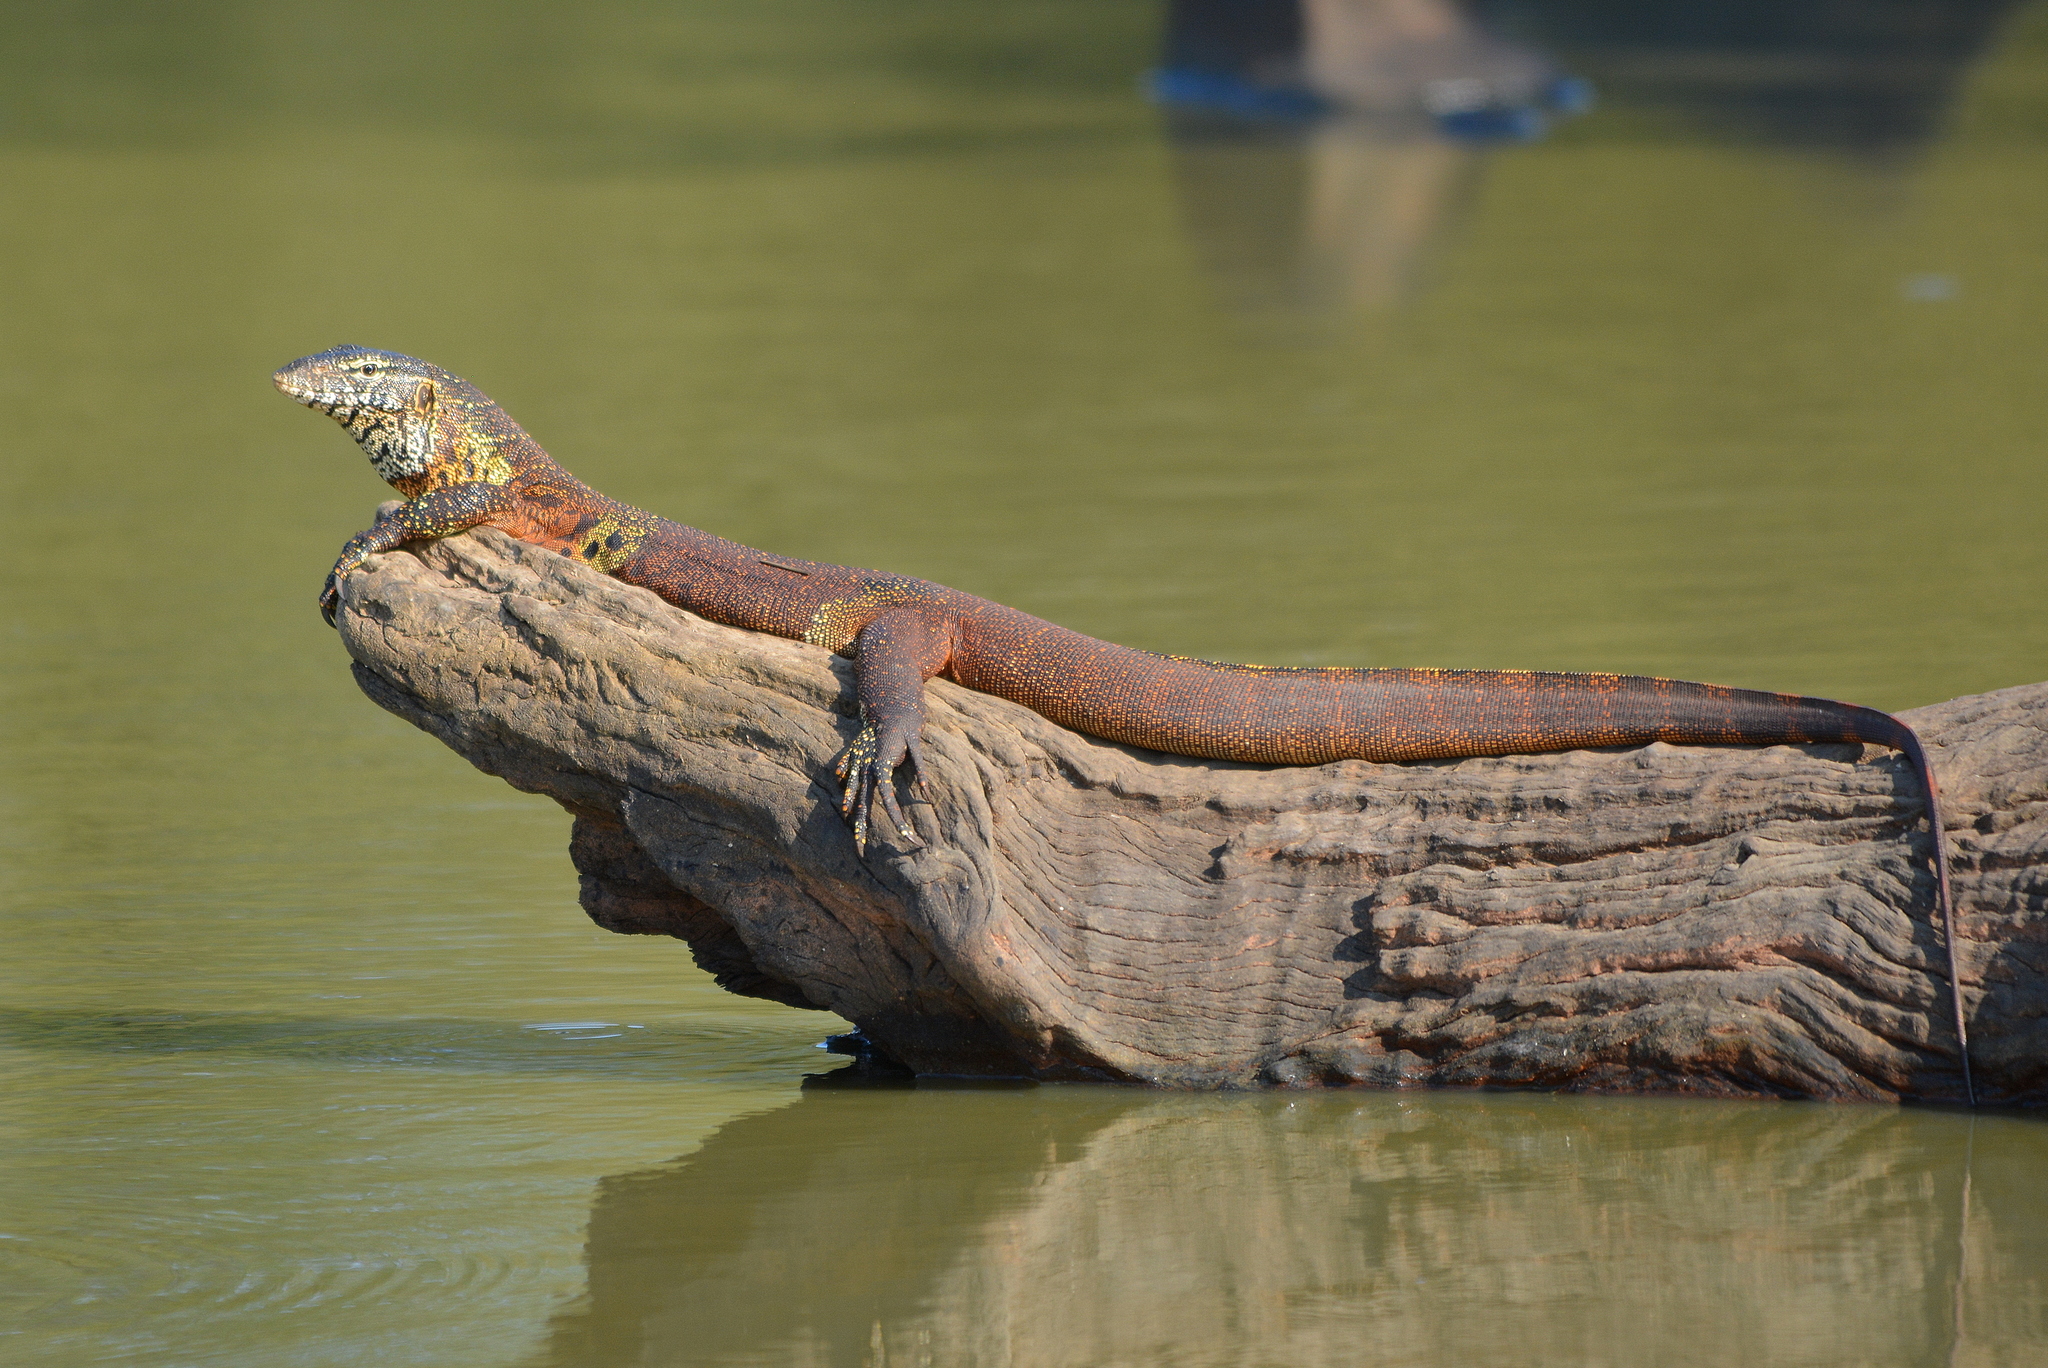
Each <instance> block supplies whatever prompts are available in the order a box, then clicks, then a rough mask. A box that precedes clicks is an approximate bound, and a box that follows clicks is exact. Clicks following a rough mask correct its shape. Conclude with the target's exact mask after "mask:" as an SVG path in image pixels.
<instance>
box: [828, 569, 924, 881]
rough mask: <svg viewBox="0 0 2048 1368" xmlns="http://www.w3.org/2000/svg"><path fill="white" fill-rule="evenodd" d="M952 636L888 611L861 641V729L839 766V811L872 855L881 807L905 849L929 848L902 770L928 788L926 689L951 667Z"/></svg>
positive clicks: (857, 668) (902, 611) (913, 610)
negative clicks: (906, 795)
mask: <svg viewBox="0 0 2048 1368" xmlns="http://www.w3.org/2000/svg"><path fill="white" fill-rule="evenodd" d="M950 638H951V633H950V632H949V631H948V630H946V625H945V624H944V623H943V622H939V621H934V620H933V616H932V615H929V614H927V613H926V612H924V611H921V610H920V609H919V608H917V607H915V606H910V605H904V606H898V607H894V608H889V609H885V610H884V611H882V612H881V613H878V614H876V615H875V617H874V618H873V619H871V620H870V621H869V622H868V624H867V625H866V626H864V627H862V628H861V629H860V631H859V633H858V634H857V635H856V636H855V637H854V641H853V660H854V672H855V674H856V676H857V681H858V682H857V685H856V689H857V692H858V694H859V697H860V719H861V729H860V733H859V735H857V736H855V737H854V738H853V744H852V745H850V746H848V747H847V748H846V751H845V753H844V754H842V755H841V756H840V757H839V762H838V764H837V765H836V766H835V769H836V770H837V772H838V775H839V780H840V784H841V789H840V801H839V811H840V815H841V816H843V817H845V818H846V819H847V820H848V821H849V822H851V823H852V824H853V844H854V847H855V849H857V850H858V851H860V852H861V853H862V854H863V855H864V854H866V853H867V845H868V832H869V829H870V827H869V824H870V821H871V818H872V816H873V810H874V806H875V804H876V803H880V804H881V808H882V813H883V815H884V816H885V817H887V818H888V820H889V823H890V825H891V826H893V827H894V828H895V834H896V836H897V837H898V838H900V839H901V841H902V842H903V844H904V846H905V847H906V848H909V849H915V848H917V847H918V846H921V845H923V844H924V841H923V840H921V839H920V838H919V837H918V834H917V831H916V829H915V828H913V827H912V826H911V825H910V822H909V820H908V819H907V818H906V817H905V816H904V815H903V804H902V803H901V802H899V801H898V800H897V797H896V770H897V768H898V767H899V766H901V765H902V764H903V763H904V762H905V761H906V760H907V761H909V762H910V767H911V773H912V775H913V776H914V777H915V779H916V781H917V785H918V788H919V789H920V791H922V790H923V789H924V788H925V765H924V740H923V732H924V686H925V681H926V680H928V679H930V678H931V677H932V676H933V675H935V674H937V673H938V672H939V670H940V669H941V668H943V667H944V665H945V663H946V660H947V657H948V655H949V654H950V652H951V640H950Z"/></svg>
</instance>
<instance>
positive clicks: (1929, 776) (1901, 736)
mask: <svg viewBox="0 0 2048 1368" xmlns="http://www.w3.org/2000/svg"><path fill="white" fill-rule="evenodd" d="M1883 716H1884V717H1885V718H1886V720H1887V721H1889V722H1890V723H1892V725H1893V727H1895V728H1896V729H1897V730H1896V731H1895V732H1893V733H1892V734H1891V735H1888V736H1873V737H1869V738H1868V739H1869V740H1872V741H1876V742H1878V743H1879V744H1881V745H1886V746H1890V747H1891V748H1892V749H1894V750H1896V751H1898V752H1900V753H1901V754H1903V755H1904V756H1905V757H1906V759H1907V760H1908V761H1909V762H1911V764H1912V766H1913V769H1914V772H1915V773H1917V774H1918V775H1919V776H1920V787H1921V789H1922V791H1923V792H1925V793H1926V795H1927V827H1928V830H1930V831H1932V832H1933V833H1934V891H1935V901H1936V904H1937V906H1938V907H1939V908H1940V911H1941V939H1942V943H1943V945H1944V946H1945V947H1946V949H1947V951H1948V995H1949V1007H1950V1010H1951V1012H1952V1013H1953V1016H1954V1022H1955V1028H1956V1050H1957V1052H1958V1053H1959V1055H1960V1056H1961V1058H1962V1065H1963V1097H1964V1098H1965V1100H1967V1101H1968V1103H1969V1104H1970V1105H1971V1106H1972V1107H1974V1106H1976V1105H1977V1089H1976V1085H1975V1083H1974V1082H1973V1081H1972V1079H1971V1077H1970V1031H1969V1027H1968V1026H1967V1025H1965V1024H1964V1020H1963V972H1962V967H1961V965H1960V964H1959V963H1958V962H1957V958H1956V905H1955V898H1954V895H1953V894H1951V893H1950V891H1949V880H1948V835H1947V833H1946V832H1945V831H1944V830H1943V829H1942V822H1941V785H1940V784H1938V783H1936V782H1935V779H1934V766H1933V765H1931V764H1929V763H1928V760H1927V750H1926V748H1925V747H1923V746H1922V745H1921V744H1920V737H1919V735H1918V734H1917V733H1916V732H1915V731H1914V730H1913V729H1912V728H1911V727H1909V726H1907V725H1906V724H1905V723H1903V722H1901V721H1899V720H1898V719H1897V718H1896V717H1892V716H1890V714H1884V715H1883Z"/></svg>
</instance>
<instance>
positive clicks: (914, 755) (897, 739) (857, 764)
mask: <svg viewBox="0 0 2048 1368" xmlns="http://www.w3.org/2000/svg"><path fill="white" fill-rule="evenodd" d="M906 759H907V760H909V761H910V772H911V775H912V777H913V779H914V780H915V782H916V784H917V789H918V792H919V793H925V792H927V791H928V790H927V786H926V784H925V777H924V742H923V739H922V738H920V737H919V736H918V735H917V733H916V732H909V731H899V730H897V729H895V728H891V729H890V730H889V731H888V732H887V733H886V734H884V733H883V732H881V731H878V730H877V729H876V728H875V727H874V725H873V724H872V723H870V724H868V725H866V726H863V727H862V728H861V729H860V735H858V736H856V737H854V738H853V744H852V745H850V746H848V747H847V748H846V749H845V751H844V752H842V753H841V754H840V756H839V760H838V762H837V763H836V764H834V765H833V767H832V769H833V773H834V774H836V775H838V777H839V782H840V798H839V815H840V816H842V817H844V818H845V819H846V820H847V821H848V822H850V823H851V824H852V825H853V848H854V850H855V851H856V852H857V853H859V854H860V855H861V856H863V857H865V856H866V855H867V853H868V820H869V815H870V812H871V811H872V809H873V807H874V804H875V802H876V801H877V800H878V799H879V800H880V802H881V804H882V811H883V813H884V814H885V815H886V816H887V817H888V819H889V821H890V822H891V823H892V824H893V825H894V826H895V828H896V834H897V835H898V836H900V837H902V838H903V840H904V842H905V844H907V845H909V846H911V847H913V848H914V847H917V846H921V845H923V844H924V841H923V839H922V838H921V837H919V836H918V834H917V832H916V831H915V830H913V829H912V828H911V825H910V822H909V821H908V820H907V819H906V818H905V817H904V815H903V806H902V804H900V803H899V802H897V801H896V783H895V777H896V768H897V766H899V765H901V764H902V763H903V762H904V761H905V760H906Z"/></svg>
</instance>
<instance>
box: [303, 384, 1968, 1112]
mask: <svg viewBox="0 0 2048 1368" xmlns="http://www.w3.org/2000/svg"><path fill="white" fill-rule="evenodd" d="M276 382H277V387H278V388H279V389H280V390H282V391H284V392H285V393H286V394H288V395H290V396H291V397H292V398H294V399H296V400H298V401H299V402H300V403H302V404H306V405H308V406H309V407H312V408H316V409H319V410H321V411H322V412H325V413H327V414H329V415H330V416H332V417H333V418H334V419H335V420H336V421H337V422H339V423H341V424H342V426H343V427H345V428H347V429H348V430H349V433H350V435H352V436H353V437H355V439H356V440H357V442H359V443H360V444H361V445H362V446H363V448H364V450H365V451H366V452H368V453H369V456H370V461H371V464H372V465H373V466H375V467H376V469H377V473H378V474H379V475H382V476H383V477H384V479H385V480H386V481H387V482H389V483H390V484H391V486H392V487H393V488H395V489H396V490H398V492H399V493H400V494H403V495H404V496H405V500H406V502H405V504H404V506H403V507H401V508H400V509H398V510H397V512H396V513H395V514H393V515H392V516H391V517H388V518H386V519H384V520H382V521H380V522H378V523H377V525H376V526H374V527H371V528H369V529H367V530H365V531H363V532H359V533H357V534H356V535H355V536H354V537H351V538H350V539H349V541H348V544H347V545H346V546H344V547H343V548H342V553H341V558H340V559H339V560H338V561H336V562H335V565H334V572H333V573H332V574H330V575H329V576H328V577H327V583H326V586H325V587H324V588H323V589H322V591H321V594H320V611H321V614H322V615H323V616H324V617H325V618H326V619H327V621H328V623H329V625H332V624H333V621H334V610H335V607H336V604H337V601H338V600H337V586H338V585H339V582H340V580H341V577H342V576H344V575H346V574H348V573H349V571H351V570H353V569H355V568H356V567H357V566H359V565H361V564H362V563H363V561H364V559H365V558H367V557H368V556H371V555H373V554H375V553H377V552H380V551H389V550H391V549H393V548H394V547H397V546H399V545H401V544H402V543H404V542H407V541H416V540H421V539H425V538H432V537H445V536H449V535H452V534H453V533H456V532H460V531H462V530H463V529H465V528H469V527H477V526H488V527H496V528H499V529H501V530H502V531H505V532H508V533H510V534H511V535H512V536H514V537H517V538H519V539H520V540H522V541H528V542H532V543H534V544H536V545H538V546H545V547H547V548H549V549H550V550H553V551H559V552H561V553H562V554H563V555H566V556H571V557H574V558H575V559H577V560H581V561H584V562H586V563H588V564H590V565H593V566H595V567H597V568H598V569H600V570H602V571H604V572H606V573H607V574H610V575H614V576H617V577H618V578H619V579H622V580H624V581H626V582H627V583H628V584H638V585H644V586H646V587H647V588H649V589H652V590H653V591H654V592H655V593H657V594H659V595H661V597H663V598H664V599H667V600H668V601H669V602H670V603H673V604H675V605H677V606H678V607H682V608H687V609H689V610H690V611H691V612H693V613H697V614H699V615H701V616H703V617H707V618H710V619H711V620H712V621H714V622H722V623H726V624H728V625H730V626H734V627H747V628H752V629H753V630H755V631H759V632H769V633H772V634H774V635H776V636H780V637H789V638H791V639H793V640H798V641H808V642H812V643H813V644H815V645H819V646H824V647H827V648H828V649H830V650H833V651H836V652H838V653H840V654H841V655H845V656H849V657H851V658H852V659H853V660H854V662H855V667H856V673H857V677H858V686H857V687H858V693H859V699H860V711H861V721H862V726H861V729H860V732H859V734H858V735H857V736H856V738H855V739H854V741H853V744H852V745H851V746H849V747H848V748H847V750H846V752H845V753H844V754H843V755H842V756H841V757H840V759H839V762H838V766H837V768H838V774H839V778H840V780H841V783H842V790H841V793H842V796H841V802H840V811H841V812H842V814H844V815H845V816H846V817H847V819H848V820H849V821H850V822H851V823H852V825H853V838H854V843H855V845H856V847H857V848H859V849H860V850H861V851H862V852H863V853H865V851H866V847H867V841H868V834H869V821H870V815H871V811H872V808H873V806H874V805H875V804H877V803H879V805H880V806H881V808H882V810H883V812H884V813H885V814H886V816H887V818H888V821H889V823H890V825H891V826H893V827H894V829H895V831H896V834H897V835H898V836H899V837H900V838H901V839H902V841H903V842H904V844H905V845H906V846H916V845H920V844H922V842H921V841H920V840H919V838H918V836H917V833H916V832H915V831H913V830H912V829H911V826H910V823H909V822H908V821H907V820H906V819H905V818H904V815H903V810H902V807H901V805H900V804H899V802H898V800H897V797H896V791H895V786H894V783H893V781H892V776H893V775H894V774H895V772H896V770H897V768H898V767H899V766H901V765H902V764H903V763H905V762H906V761H908V762H909V764H910V766H911V770H912V774H913V776H914V777H915V778H916V780H917V782H918V784H919V786H920V788H921V787H922V785H923V782H924V753H923V743H922V740H921V732H922V729H923V726H924V685H925V681H926V680H928V679H931V678H933V677H934V676H942V677H944V678H947V679H951V680H953V681H955V682H957V683H960V684H964V685H966V686H967V687H968V688H970V689H979V690H981V691H982V692H984V693H991V694H995V695H997V696H998V697H1001V698H1008V699H1011V700H1013V701H1015V702H1018V703H1022V704H1024V705H1025V706H1026V707H1028V708H1032V709H1034V710H1036V711H1037V712H1040V713H1042V714H1044V715H1045V716H1046V717H1048V718H1051V719H1052V720H1053V721H1055V722H1057V723H1059V724H1060V725H1062V726H1066V727H1071V728H1073V729H1074V730H1076V731H1083V732H1088V733H1090V734H1092V735H1095V736H1101V737H1106V738H1108V739H1109V740H1112V741H1121V742H1125V743H1127V744H1129V745H1134V746H1144V747H1148V748H1150V749H1153V750H1162V751H1172V752H1175V753H1176V754H1180V755H1192V756H1199V757H1203V758H1207V759H1216V760H1249V761H1255V762H1258V763H1262V764H1281V765H1320V764H1325V763H1327V762H1329V761H1333V760H1346V759H1357V760H1372V761H1378V762H1381V763H1388V762H1398V761H1403V760H1439V759H1449V758H1454V757H1459V756H1472V755H1518V754H1526V753H1532V752H1540V751H1562V750H1577V749H1581V748H1585V747H1593V746H1632V745H1642V744H1646V743H1648V742H1651V741H1665V742H1669V743H1671V744H1674V745H1774V744H1779V743H1794V744H1798V743H1804V742H1820V741H1830V742H1839V741H1867V742H1874V743H1876V744H1878V745H1883V746H1889V747H1892V748H1893V749H1895V750H1898V751H1901V752H1903V753H1904V754H1905V755H1906V757H1907V758H1908V759H1909V760H1910V761H1911V762H1912V764H1913V767H1914V769H1915V771H1916V772H1917V773H1918V775H1919V778H1920V782H1921V785H1922V786H1923V789H1924V791H1925V793H1926V796H1927V804H1926V814H1927V818H1928V824H1929V826H1930V827H1931V828H1932V830H1933V833H1934V872H1935V885H1936V893H1937V900H1938V903H1939V907H1940V913H1941V920H1942V925H1943V931H1944V935H1945V937H1946V939H1947V941H1948V972H1949V985H1950V993H1951V997H1952V999H1953V1005H1954V1009H1955V1010H1954V1021H1955V1030H1956V1039H1957V1042H1958V1045H1959V1047H1960V1050H1961V1060H1962V1071H1963V1083H1964V1088H1965V1091H1966V1093H1967V1094H1968V1095H1969V1096H1970V1097H1971V1100H1972V1101H1973V1102H1974V1100H1975V1096H1974V1091H1972V1090H1971V1084H1970V1066H1969V1047H1968V1041H1967V1036H1966V1034H1965V1030H1964V1024H1963V1010H1962V991H1961V984H1960V979H1959V975H1958V972H1957V968H1956V958H1955V936H1954V928H1955V919H1954V913H1953V908H1952V904H1951V900H1950V895H1949V879H1948V852H1947V843H1946V839H1945V837H1944V835H1943V832H1942V825H1941V811H1940V803H1939V794H1938V790H1937V788H1936V786H1935V782H1934V772H1933V770H1932V768H1931V767H1930V766H1929V765H1928V762H1927V754H1926V752H1925V751H1924V750H1923V749H1922V748H1921V745H1920V740H1919V738H1918V737H1917V736H1915V735H1914V733H1913V731H1912V729H1911V728H1910V727H1908V726H1906V724H1905V723H1903V722H1900V721H1899V720H1898V719H1897V718H1894V717H1892V716H1890V715H1889V714H1887V713H1881V712H1878V711H1876V710H1874V709H1871V708H1863V707H1858V706H1856V705H1854V704H1849V703H1837V702H1835V701H1833V700H1831V699H1825V698H1802V697H1799V696H1797V695H1794V694H1777V693H1760V692H1756V691H1753V690H1749V689H1727V688H1721V687H1718V686H1716V685H1712V684H1689V683H1685V682H1683V681H1680V680H1672V679H1651V678H1646V677H1641V676H1635V675H1612V674H1551V673H1539V672H1535V671H1527V670H1398V669H1320V668H1318V669H1294V668H1269V667H1266V666H1258V665H1228V664H1221V663H1217V662H1214V661H1205V660H1192V659H1187V658H1184V657H1180V656H1160V655H1153V654H1150V653H1148V652H1144V651H1134V650H1130V649H1128V648H1126V647H1123V646H1114V645H1111V644H1110V643H1108V642H1106V641H1097V640H1095V639H1094V638H1092V637H1086V636H1082V635H1081V634H1080V633H1078V632H1071V631H1068V630H1067V629H1066V628H1064V627H1059V626H1055V625H1054V624H1052V623H1050V622H1046V621H1044V620H1042V619H1040V618H1035V617H1032V616H1031V615H1030V614H1028V613H1023V612H1019V611H1018V610H1017V609H1015V608H1006V607H1004V606H1003V605H1002V604H999V603H991V602H989V601H988V600H987V599H981V598H976V597H974V596H973V595H972V594H963V593H961V592H960V591H958V590H956V589H948V588H946V587H945V586H944V585H939V584H932V583H930V582H928V581H926V580H919V579H911V578H909V577H907V576H903V575H889V574H882V573H879V572H877V571H873V570H858V569H851V568H848V567H846V566H842V565H826V564H822V563H820V562H817V561H806V560H793V559H790V558H788V557H784V556H775V555H770V554H768V553H766V552H763V551H756V550H755V549H753V548H752V547H749V546H742V545H740V544H739V543H738V542H731V541H727V540H725V539H724V538H722V537H714V536H712V535H711V534H710V533H708V532H701V531H699V530H698V529H696V528H694V527H685V526H683V525H682V524H681V523H674V522H670V521H669V520H668V519H666V518H661V517H657V516H655V515H654V514H652V513H648V512H644V511H643V510H641V509H638V508H634V507H631V506H630V505H627V504H622V503H617V502H615V501H613V500H611V499H608V498H606V497H605V496H604V495H602V494H600V493H598V492H597V491H596V490H594V489H592V488H590V486H588V485H586V484H584V483H583V482H582V481H581V480H578V479H577V478H576V477H575V476H573V475H571V474H569V472H568V471H566V470H564V469H562V467H561V466H559V465H557V464H555V462H554V460H553V458H551V457H550V456H549V455H548V454H547V452H545V451H543V450H542V449H541V447H540V444H539V443H537V442H535V441H534V440H533V439H532V438H531V437H529V436H528V435H527V434H526V432H525V431H524V430H523V429H522V428H521V427H520V426H519V425H518V424H517V423H515V422H513V421H512V419H511V418H510V417H509V416H508V415H507V414H506V413H505V411H504V410H503V409H501V408H499V407H498V406H497V405H496V404H494V403H492V402H491V401H490V399H489V398H487V397H486V396H485V395H484V394H483V392H482V391H480V390H478V389H477V388H476V387H475V386H474V385H472V384H470V383H469V382H468V381H466V380H463V379H461V378H459V377H457V376H454V375H451V374H449V373H448V372H447V371H444V370H442V369H441V368H440V367H438V366H433V365H429V364H428V363H426V362H424V361H419V360H415V359H414V358H412V357H409V356H401V355H399V354H397V353H394V352H382V351H371V350H367V349H365V348H361V347H336V348H335V349H334V350H332V351H327V352H322V353H320V354H319V355H317V356H309V357H305V358H303V359H301V360H298V361H294V362H292V363H291V364H290V365H288V366H286V367H285V368H284V369H282V370H280V371H278V372H277V376H276Z"/></svg>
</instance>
